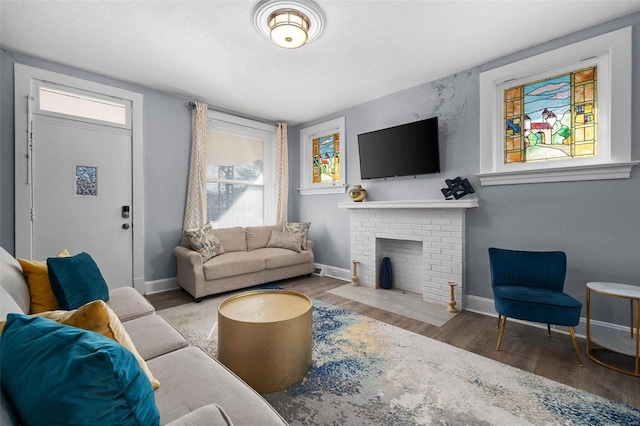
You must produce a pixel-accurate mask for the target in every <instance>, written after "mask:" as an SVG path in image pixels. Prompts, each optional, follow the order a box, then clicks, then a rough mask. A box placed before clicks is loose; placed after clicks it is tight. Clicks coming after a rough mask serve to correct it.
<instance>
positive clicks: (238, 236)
mask: <svg viewBox="0 0 640 426" xmlns="http://www.w3.org/2000/svg"><path fill="white" fill-rule="evenodd" d="M213 232H214V233H215V234H216V237H218V239H219V240H220V242H221V243H222V247H224V251H225V253H229V252H234V251H247V237H246V236H245V233H244V228H242V227H240V226H236V227H233V228H219V229H214V230H213Z"/></svg>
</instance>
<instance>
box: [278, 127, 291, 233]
mask: <svg viewBox="0 0 640 426" xmlns="http://www.w3.org/2000/svg"><path fill="white" fill-rule="evenodd" d="M288 203H289V152H288V144H287V123H278V128H277V129H276V223H277V224H282V223H284V222H286V221H287V205H288Z"/></svg>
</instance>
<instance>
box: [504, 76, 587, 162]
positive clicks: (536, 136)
mask: <svg viewBox="0 0 640 426" xmlns="http://www.w3.org/2000/svg"><path fill="white" fill-rule="evenodd" d="M597 70H598V67H596V66H593V67H589V68H585V69H582V70H578V71H574V72H569V73H565V74H562V75H559V76H554V77H551V78H545V79H543V80H538V81H533V82H529V83H525V84H522V85H518V86H514V87H510V88H508V89H506V90H505V91H504V104H505V106H504V123H505V126H504V128H505V135H504V147H503V150H502V152H503V154H504V157H503V164H509V163H531V162H534V161H551V160H568V159H571V158H578V157H594V156H596V155H597V147H598V144H597V132H596V110H597V108H596V105H597V102H596V98H597V93H596V92H597V91H596V83H597V78H596V75H597Z"/></svg>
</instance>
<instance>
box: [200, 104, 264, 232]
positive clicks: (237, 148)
mask: <svg viewBox="0 0 640 426" xmlns="http://www.w3.org/2000/svg"><path fill="white" fill-rule="evenodd" d="M207 133H208V138H207V216H208V220H209V221H211V222H213V223H214V225H215V227H217V228H227V227H232V226H260V225H266V224H272V223H273V222H274V220H275V207H274V206H275V204H274V203H275V201H274V198H275V181H274V174H273V173H272V170H274V164H273V161H274V147H275V128H274V126H270V125H266V124H263V123H258V122H254V121H251V120H246V119H241V118H237V117H233V116H229V115H226V114H221V113H217V112H212V111H210V112H209V123H208V132H207Z"/></svg>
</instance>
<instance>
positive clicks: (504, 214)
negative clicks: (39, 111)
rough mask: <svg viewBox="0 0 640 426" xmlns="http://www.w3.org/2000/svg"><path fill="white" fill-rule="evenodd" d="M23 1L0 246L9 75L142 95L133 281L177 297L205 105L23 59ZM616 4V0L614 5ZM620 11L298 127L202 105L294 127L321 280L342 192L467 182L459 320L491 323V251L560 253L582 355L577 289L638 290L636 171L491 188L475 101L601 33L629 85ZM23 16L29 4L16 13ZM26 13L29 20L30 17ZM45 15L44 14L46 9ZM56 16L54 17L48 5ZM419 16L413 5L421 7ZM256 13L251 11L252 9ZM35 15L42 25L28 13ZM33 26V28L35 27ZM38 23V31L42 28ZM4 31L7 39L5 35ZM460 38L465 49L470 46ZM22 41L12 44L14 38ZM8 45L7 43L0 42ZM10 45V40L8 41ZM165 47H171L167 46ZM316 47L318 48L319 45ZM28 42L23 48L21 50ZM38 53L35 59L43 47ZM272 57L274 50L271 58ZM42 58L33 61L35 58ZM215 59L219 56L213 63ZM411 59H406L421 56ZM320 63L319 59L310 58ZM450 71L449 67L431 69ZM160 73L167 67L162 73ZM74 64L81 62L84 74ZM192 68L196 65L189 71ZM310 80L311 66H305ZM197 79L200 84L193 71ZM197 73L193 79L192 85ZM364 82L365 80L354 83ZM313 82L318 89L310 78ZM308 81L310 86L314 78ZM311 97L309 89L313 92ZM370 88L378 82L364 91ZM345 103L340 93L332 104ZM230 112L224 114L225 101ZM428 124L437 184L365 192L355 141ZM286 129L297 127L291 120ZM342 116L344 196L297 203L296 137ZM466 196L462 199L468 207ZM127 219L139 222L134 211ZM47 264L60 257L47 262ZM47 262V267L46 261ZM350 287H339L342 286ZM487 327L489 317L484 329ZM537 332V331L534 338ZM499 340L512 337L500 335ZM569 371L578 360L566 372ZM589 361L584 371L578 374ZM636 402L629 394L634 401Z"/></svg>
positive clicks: (168, 91) (338, 251)
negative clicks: (433, 135) (491, 79)
mask: <svg viewBox="0 0 640 426" xmlns="http://www.w3.org/2000/svg"><path fill="white" fill-rule="evenodd" d="M17 3H18V2H5V1H3V2H2V4H1V6H0V13H1V15H0V18H1V19H2V24H3V25H2V27H3V29H2V31H3V37H2V52H1V54H0V71H1V75H2V78H1V80H0V84H1V86H0V89H1V95H0V96H1V102H0V106H1V108H2V117H1V120H2V121H1V123H2V130H1V138H2V139H1V140H2V142H1V146H2V148H1V151H0V153H1V157H0V173H1V180H2V185H1V187H0V200H1V207H0V245H1V246H2V247H3V248H5V249H6V250H7V251H8V252H10V253H14V252H15V247H16V240H15V223H16V213H15V201H14V200H15V157H14V149H15V144H16V142H15V141H16V134H15V131H14V128H15V125H14V123H15V117H16V113H15V111H14V108H15V107H14V105H15V99H14V96H13V93H14V64H23V65H27V66H31V67H35V68H40V69H44V70H48V71H52V72H56V73H60V74H66V75H71V76H74V77H78V78H82V79H85V80H89V81H92V82H97V83H101V84H106V85H109V86H113V87H117V88H121V89H126V90H130V91H133V92H137V93H141V94H142V95H143V96H144V122H143V130H144V142H143V152H144V168H143V171H142V173H143V179H144V212H145V213H144V215H145V221H144V241H143V246H144V264H143V268H142V269H143V270H142V274H141V276H142V277H143V284H144V288H146V289H147V291H148V293H149V294H151V293H153V292H157V291H159V290H171V289H175V288H176V287H177V286H176V276H177V266H176V258H175V256H174V253H173V250H174V247H175V246H176V245H178V244H179V243H180V239H181V235H182V228H183V217H184V209H185V205H184V204H185V200H186V195H187V186H188V184H187V181H188V176H189V158H190V150H191V131H192V129H191V123H192V109H191V107H190V106H189V105H188V104H189V102H191V101H194V100H198V99H200V97H201V96H203V94H201V93H198V92H197V91H194V90H192V89H184V90H183V91H179V90H175V89H174V88H172V87H171V84H172V83H173V82H162V81H154V80H153V79H152V78H151V77H149V83H148V84H144V83H141V81H144V78H145V74H146V71H147V68H145V67H140V69H139V71H138V73H137V74H135V75H134V74H132V75H130V76H121V77H114V76H113V75H110V74H103V73H101V72H98V71H97V70H96V68H99V67H100V64H98V65H93V67H95V68H94V69H93V70H92V71H89V70H88V69H89V68H88V67H85V66H83V65H69V64H71V63H72V61H71V59H68V58H65V59H62V58H60V59H59V58H56V57H51V56H48V55H47V54H45V53H40V52H43V50H40V49H44V50H46V49H47V48H50V49H52V50H54V51H55V50H56V49H58V48H59V47H55V46H48V45H47V36H46V35H44V34H38V33H37V31H36V30H35V29H32V30H30V31H31V32H33V33H35V34H37V36H36V37H35V39H34V37H33V36H32V38H28V44H29V43H30V44H31V48H32V49H33V50H32V51H29V50H28V48H27V47H25V46H20V48H18V47H17V45H16V47H12V43H13V42H14V41H13V40H14V37H9V34H7V33H5V31H11V30H6V28H8V25H9V22H7V21H5V19H7V20H8V19H9V18H10V17H13V16H14V15H13V13H15V12H13V11H11V9H12V8H17V6H16V4H17ZM319 3H320V6H321V7H322V8H323V9H325V10H324V12H325V14H326V15H327V25H330V24H331V19H332V18H333V17H332V14H331V13H330V12H331V9H332V7H335V5H334V4H332V2H328V4H327V5H326V7H325V5H324V4H323V3H321V2H319ZM592 3H593V7H599V8H602V9H601V10H606V9H607V7H608V6H607V5H609V4H610V3H619V2H589V3H587V4H588V5H591V4H592ZM620 3H624V2H620ZM629 4H631V6H629V10H628V12H626V13H624V14H623V15H619V16H616V17H612V18H611V19H606V20H597V21H595V22H596V23H595V24H593V25H589V26H582V25H576V27H574V29H573V30H572V31H560V32H559V33H557V35H555V36H554V37H546V36H541V34H540V32H538V31H536V32H533V33H531V35H529V36H528V37H527V42H526V48H522V49H518V50H517V51H516V50H512V51H510V52H508V53H505V54H502V55H499V56H496V55H489V56H487V58H490V59H487V60H484V61H482V62H480V63H479V64H475V65H473V66H469V67H465V68H461V69H456V70H453V71H452V72H449V73H447V74H445V75H443V76H439V77H438V78H434V79H425V80H424V81H420V82H416V84H413V85H409V86H406V87H404V88H402V89H398V90H394V91H392V92H387V93H380V94H379V95H378V96H376V97H375V98H367V99H365V100H363V101H362V102H357V103H354V104H351V105H341V107H339V108H335V109H329V110H325V112H323V113H321V114H319V115H316V116H311V117H310V118H307V119H302V120H300V119H295V118H293V119H292V118H289V117H287V116H280V117H272V116H270V115H268V114H265V115H259V114H257V113H255V112H253V110H252V109H251V108H252V106H251V105H247V107H246V109H244V110H243V109H241V108H239V107H238V108H229V107H228V106H227V104H217V103H216V96H215V95H210V98H208V99H203V100H205V101H208V104H209V107H210V108H211V109H213V110H219V111H222V112H226V113H231V114H237V115H240V116H245V117H247V118H251V119H256V120H258V121H267V122H275V121H289V122H290V125H289V129H288V146H289V151H288V158H289V193H288V195H289V206H288V220H290V221H299V222H310V223H311V227H310V229H309V239H311V240H312V241H313V244H314V246H313V251H314V255H315V262H316V264H317V265H318V267H319V268H321V269H322V270H323V272H324V274H325V276H329V277H331V276H333V277H337V278H339V279H343V280H346V281H348V280H349V279H350V277H351V271H352V263H351V261H352V255H351V245H350V237H349V235H350V213H349V209H344V208H339V204H340V203H345V202H351V201H350V199H349V196H348V194H347V190H348V189H349V188H351V186H352V185H356V184H360V185H362V186H363V187H364V188H365V189H366V190H367V192H368V196H367V199H366V201H364V202H363V203H366V202H375V201H397V200H436V199H438V200H442V199H443V197H442V193H441V188H443V187H445V186H446V185H445V182H444V180H445V179H453V178H456V177H458V176H460V177H462V178H467V179H469V181H470V182H471V184H472V185H473V188H474V189H475V194H473V196H472V197H475V198H477V199H478V207H477V208H470V209H467V210H466V212H465V219H464V226H465V248H464V262H463V263H464V265H463V273H462V275H463V277H464V282H463V283H461V284H462V285H463V287H464V290H463V293H462V298H461V300H458V306H459V307H460V306H462V307H463V308H464V309H465V310H469V311H474V312H479V313H484V314H487V315H489V316H490V315H495V311H493V293H492V287H491V274H490V268H489V258H488V253H487V249H488V248H489V247H505V248H512V249H521V250H561V251H564V252H565V253H566V254H567V259H568V263H567V265H568V266H567V277H566V283H565V288H564V289H565V292H566V293H568V294H570V295H571V296H573V297H574V298H576V299H577V300H579V301H580V302H581V303H582V304H583V311H582V314H581V322H580V325H579V326H578V327H577V332H578V335H579V336H580V337H582V340H581V341H580V345H581V348H582V351H583V354H584V336H585V317H586V311H585V308H584V306H585V305H586V287H585V286H586V283H588V282H594V281H600V282H615V283H627V284H631V285H638V277H639V276H640V261H639V259H638V253H640V225H639V221H638V217H640V194H639V189H638V188H639V187H640V186H639V185H638V179H640V175H639V174H638V173H639V172H638V168H637V167H631V169H630V172H629V177H628V178H618V179H597V180H576V181H556V182H553V183H549V182H537V183H523V184H517V185H491V184H483V183H481V177H479V176H478V174H482V172H483V170H482V169H481V168H480V167H481V165H480V159H481V156H482V155H483V152H482V151H481V150H482V149H483V148H482V147H481V143H480V138H481V136H480V135H481V134H482V131H483V130H482V125H481V117H483V115H482V114H483V111H486V108H484V105H485V104H484V103H483V99H482V98H481V97H482V93H481V91H482V89H481V75H482V74H483V73H486V72H489V71H491V70H494V69H499V68H502V67H505V66H508V65H510V64H513V63H517V62H519V61H523V60H525V59H527V58H530V57H533V56H536V55H540V54H545V53H548V52H551V51H553V50H555V49H559V48H564V47H567V46H571V45H573V44H576V43H579V42H581V41H584V40H587V39H590V38H593V37H597V36H601V35H605V34H608V33H611V32H614V31H617V30H621V29H624V28H627V27H631V28H632V35H631V40H632V48H631V50H632V54H631V58H632V59H631V66H632V68H631V69H632V75H633V76H636V75H638V70H639V69H640V59H639V58H640V53H638V52H639V51H640V50H639V49H640V33H639V32H638V26H639V25H640V12H638V10H639V9H638V7H639V6H638V4H637V2H630V3H627V5H629ZM25 7H26V6H25ZM29 7H34V8H36V9H34V10H35V11H36V12H37V7H38V6H33V5H32V6H29ZM43 7H44V6H43ZM48 7H51V6H48ZM416 7H417V6H416ZM249 9H251V8H249ZM35 15H38V14H37V13H36V14H35ZM34 19H36V17H34ZM37 19H46V18H45V17H42V16H37ZM242 23H243V25H245V26H246V29H245V30H246V32H247V33H248V36H247V38H249V37H255V38H256V39H257V40H258V41H260V42H264V46H266V47H265V48H267V47H268V48H271V45H270V44H268V43H267V40H264V39H261V38H260V37H261V36H260V34H258V33H257V32H256V31H255V29H254V28H253V27H252V24H251V22H250V20H248V19H245V20H244V21H242ZM11 28H13V27H11ZM326 35H327V34H325V36H326ZM465 37H472V36H471V35H468V36H465ZM18 38H19V37H18ZM5 40H7V41H5ZM8 40H12V41H11V42H9V41H8ZM165 42H168V41H167V40H165ZM324 42H327V40H325V41H324ZM321 43H323V38H322V36H320V37H319V38H318V39H317V40H314V41H313V42H312V43H309V44H308V46H304V47H303V48H301V49H300V50H298V51H290V52H289V51H285V50H284V49H281V50H274V52H275V53H274V55H277V56H278V57H279V56H281V55H284V54H288V53H291V54H296V53H298V54H304V55H308V56H302V57H301V56H298V58H302V60H300V59H298V61H300V62H305V63H307V62H309V61H313V60H314V57H313V51H311V53H304V49H313V48H314V47H315V46H318V45H320V44H321ZM28 44H27V46H28ZM40 44H42V45H44V46H45V47H44V48H41V47H38V46H39V45H40ZM158 49H159V50H160V53H154V54H153V59H154V62H153V65H149V66H148V68H153V67H162V66H163V65H164V63H165V62H171V61H173V60H172V59H171V58H164V59H163V60H160V59H159V58H158V57H157V56H155V55H159V56H162V49H163V47H162V46H160V47H158ZM273 49H275V47H273ZM36 52H37V53H36ZM218 54H220V55H221V57H226V56H224V53H220V52H218ZM420 54H421V53H420V52H416V51H413V52H412V53H411V55H410V56H408V59H406V60H411V58H412V57H415V56H416V55H420ZM315 60H318V59H315ZM433 60H434V61H438V60H439V61H446V58H441V59H435V58H434V59H433ZM162 61H165V62H162ZM80 63H81V62H80ZM190 66H191V67H195V66H196V65H195V64H190ZM305 70H306V68H305ZM194 73H196V72H195V71H194ZM199 73H200V72H197V73H196V74H199ZM368 73H373V71H370V70H365V71H364V72H363V74H368ZM314 78H315V77H314ZM636 80H637V79H633V80H632V81H631V83H630V84H631V86H630V87H628V88H627V91H628V94H630V96H631V108H632V109H631V113H630V122H624V123H619V122H616V121H615V117H614V119H613V120H612V121H613V122H614V123H615V125H616V126H619V127H625V128H627V129H628V132H629V134H630V135H632V136H631V139H630V143H631V146H630V158H628V159H627V161H630V162H632V161H638V160H640V158H639V154H638V152H639V149H640V147H639V143H640V142H638V140H637V138H636V137H634V136H635V135H637V134H638V133H639V132H640V127H639V126H640V124H639V123H638V120H635V117H636V116H637V114H636V113H635V109H636V108H637V105H638V103H639V102H640V88H639V87H638V83H637V81H636ZM309 81H313V80H311V78H309ZM309 84H310V85H313V83H312V82H311V83H309ZM372 84H373V83H372ZM235 89H236V90H237V91H238V92H240V93H243V95H242V97H244V98H246V99H251V98H250V96H248V95H247V94H246V93H245V92H243V91H242V90H241V89H242V88H241V87H235ZM297 96H298V95H297V94H295V95H294V94H291V95H289V94H286V95H283V96H282V98H283V99H279V100H278V102H280V103H284V102H286V101H287V100H291V102H293V99H292V98H296V97H297ZM333 96H334V97H335V98H340V96H341V93H340V92H336V93H334V94H333ZM268 102H269V99H268V98H266V99H265V98H264V97H263V96H262V95H257V94H256V98H255V100H251V101H250V102H248V103H255V104H265V103H268ZM229 103H230V102H229ZM433 116H437V117H438V119H439V125H440V156H441V172H440V173H439V174H435V175H426V176H420V177H418V178H415V179H414V178H413V177H405V178H389V179H374V180H361V178H360V173H359V159H358V144H357V140H358V135H359V134H362V133H366V132H369V131H373V130H378V129H383V128H389V127H391V126H395V125H399V124H404V123H408V122H413V121H416V120H418V119H426V118H429V117H433ZM292 117H295V116H293V115H292ZM338 117H344V118H345V123H346V124H345V133H344V139H345V141H346V142H345V143H346V145H345V148H346V149H345V150H344V158H345V159H346V164H345V166H346V188H345V190H344V191H343V192H342V193H339V194H322V195H301V194H300V192H299V190H298V188H300V186H301V184H300V167H301V166H300V158H301V143H302V139H301V133H302V134H304V130H305V129H307V128H309V127H312V126H315V125H318V124H322V123H325V122H327V121H329V120H332V119H335V118H338ZM467 198H468V197H465V198H464V199H467ZM134 214H135V212H134ZM53 254H55V253H53ZM53 254H52V255H53ZM347 283H348V282H345V284H347ZM608 303H613V302H608V301H603V305H601V306H602V307H599V308H598V310H597V311H596V312H595V313H594V318H595V319H597V320H598V321H600V322H601V323H600V326H601V327H603V328H608V329H620V328H622V327H627V326H628V323H629V314H628V310H626V309H616V308H615V307H614V306H615V305H613V304H610V305H609V304H608ZM491 322H492V323H495V318H494V317H491ZM538 331H539V330H536V332H538ZM496 334H497V333H495V328H491V329H490V330H488V331H487V339H488V340H491V342H492V345H493V344H494V343H495V338H497V335H496ZM561 337H563V339H561V340H560V341H561V342H563V343H566V344H567V346H568V349H569V354H570V356H572V354H571V351H572V348H571V346H570V340H569V337H568V336H565V335H562V336H561ZM507 339H508V337H507ZM571 361H573V360H571ZM589 362H591V361H590V360H588V359H585V363H589ZM630 391H631V390H630Z"/></svg>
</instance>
